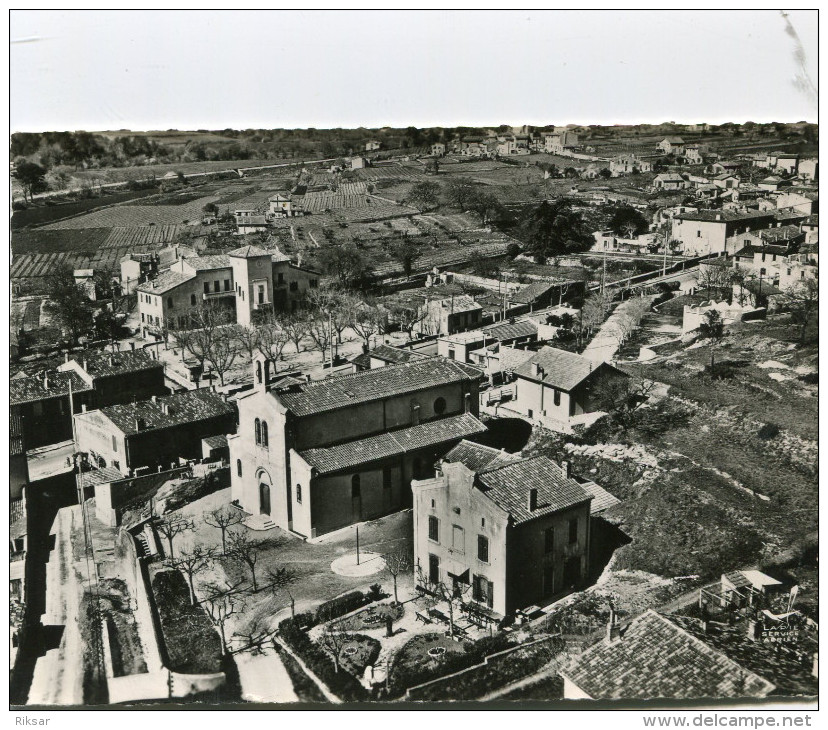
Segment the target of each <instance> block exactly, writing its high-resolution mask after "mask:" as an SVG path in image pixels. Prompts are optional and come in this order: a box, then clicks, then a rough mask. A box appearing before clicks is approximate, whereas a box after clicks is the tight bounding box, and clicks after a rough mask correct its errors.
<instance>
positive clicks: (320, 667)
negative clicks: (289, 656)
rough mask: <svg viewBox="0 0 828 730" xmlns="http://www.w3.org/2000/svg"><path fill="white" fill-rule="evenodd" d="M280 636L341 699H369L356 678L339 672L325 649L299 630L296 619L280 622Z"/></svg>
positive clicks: (344, 672)
mask: <svg viewBox="0 0 828 730" xmlns="http://www.w3.org/2000/svg"><path fill="white" fill-rule="evenodd" d="M279 635H280V636H281V637H282V640H283V641H284V642H285V643H286V644H287V645H288V646H289V647H290V648H291V649H293V651H294V652H296V654H297V655H299V656H300V657H301V658H302V661H304V662H305V664H307V665H308V667H309V668H310V669H311V671H312V672H313V673H314V674H316V676H317V677H319V679H321V680H322V681H323V682H324V683H325V684H326V685H327V686H328V687H329V688H330V690H331V691H332V692H334V693H335V694H336V695H338V696H339V697H340V698H341V699H343V700H345V701H346V702H347V701H350V702H360V701H364V700H366V699H367V698H368V692H367V691H366V690H365V688H364V687H363V686H362V685H361V684H360V683H359V681H358V680H357V679H356V677H354V676H353V675H352V674H349V673H348V672H347V671H345V670H344V669H341V668H340V670H339V671H338V672H337V671H336V668H335V667H334V663H333V659H331V657H330V656H328V654H327V653H326V652H325V650H324V649H322V648H320V647H319V646H317V645H316V644H314V643H313V642H312V641H311V640H310V639H309V638H308V635H307V634H306V633H305V632H304V631H302V630H301V629H300V628H299V626H298V625H297V623H296V620H295V619H292V618H286V619H285V620H284V621H282V622H280V623H279Z"/></svg>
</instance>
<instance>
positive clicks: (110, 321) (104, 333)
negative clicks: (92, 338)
mask: <svg viewBox="0 0 828 730" xmlns="http://www.w3.org/2000/svg"><path fill="white" fill-rule="evenodd" d="M93 325H94V327H95V334H96V335H97V336H98V337H101V338H104V339H115V338H116V337H117V336H118V333H119V332H120V329H121V321H120V320H119V319H118V318H117V317H116V316H115V313H114V312H113V311H112V310H111V309H110V308H109V307H102V308H101V309H99V310H98V311H97V312H95V314H94V316H93Z"/></svg>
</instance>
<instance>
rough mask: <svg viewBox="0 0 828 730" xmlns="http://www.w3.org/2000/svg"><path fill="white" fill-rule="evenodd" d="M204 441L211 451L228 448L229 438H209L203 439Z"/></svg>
mask: <svg viewBox="0 0 828 730" xmlns="http://www.w3.org/2000/svg"><path fill="white" fill-rule="evenodd" d="M202 441H204V443H205V444H207V446H209V447H210V448H211V449H226V448H227V436H208V437H207V438H206V439H202Z"/></svg>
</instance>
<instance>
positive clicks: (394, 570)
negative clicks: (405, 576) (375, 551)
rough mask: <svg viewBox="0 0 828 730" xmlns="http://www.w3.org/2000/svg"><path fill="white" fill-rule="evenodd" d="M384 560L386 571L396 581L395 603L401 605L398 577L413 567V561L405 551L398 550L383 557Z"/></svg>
mask: <svg viewBox="0 0 828 730" xmlns="http://www.w3.org/2000/svg"><path fill="white" fill-rule="evenodd" d="M383 558H384V560H385V569H386V571H388V574H389V575H390V576H391V579H392V580H393V581H394V603H399V602H400V599H399V598H398V597H397V576H399V575H401V574H402V573H405V572H406V571H407V570H408V569H409V567H411V560H410V559H409V557H408V553H407V552H406V551H405V550H403V549H398V550H395V551H394V552H391V553H388V554H386V555H383Z"/></svg>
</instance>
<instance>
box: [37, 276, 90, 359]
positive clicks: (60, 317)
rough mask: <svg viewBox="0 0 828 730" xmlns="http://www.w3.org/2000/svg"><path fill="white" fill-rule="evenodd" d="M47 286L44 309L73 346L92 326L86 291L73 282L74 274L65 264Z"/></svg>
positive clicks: (49, 280)
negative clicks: (46, 299)
mask: <svg viewBox="0 0 828 730" xmlns="http://www.w3.org/2000/svg"><path fill="white" fill-rule="evenodd" d="M47 285H48V290H49V303H48V304H47V305H46V309H47V311H48V312H49V314H51V315H52V316H53V317H54V318H55V319H56V320H57V321H58V322H59V323H60V325H61V329H63V330H64V331H65V332H67V333H68V334H69V337H70V339H71V342H72V344H75V343H77V341H78V338H79V337H80V336H81V335H82V334H85V333H86V332H88V331H89V329H90V328H91V326H92V311H91V309H90V305H89V299H88V297H87V295H86V290H85V289H84V288H83V286H81V285H80V284H78V283H77V282H76V281H75V275H74V272H73V271H72V269H71V268H69V267H68V266H66V265H65V264H64V265H60V266H58V267H57V268H56V269H55V272H54V273H53V274H52V275H51V276H50V277H49V278H48V280H47Z"/></svg>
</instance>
